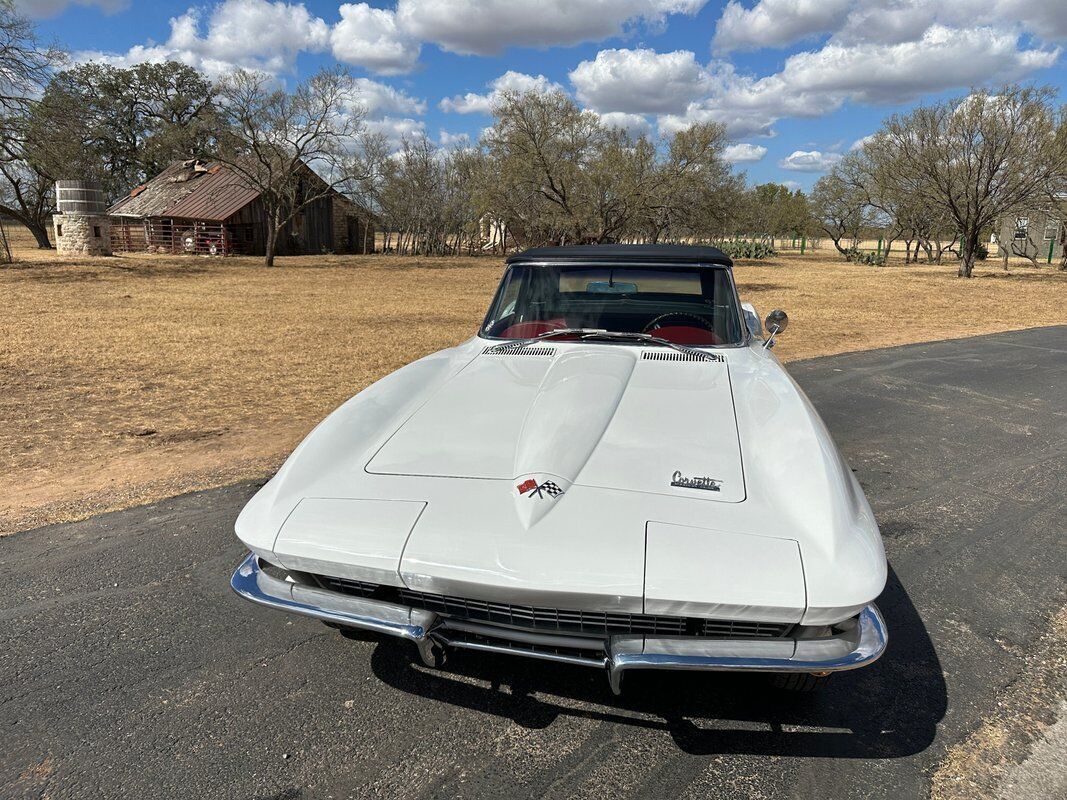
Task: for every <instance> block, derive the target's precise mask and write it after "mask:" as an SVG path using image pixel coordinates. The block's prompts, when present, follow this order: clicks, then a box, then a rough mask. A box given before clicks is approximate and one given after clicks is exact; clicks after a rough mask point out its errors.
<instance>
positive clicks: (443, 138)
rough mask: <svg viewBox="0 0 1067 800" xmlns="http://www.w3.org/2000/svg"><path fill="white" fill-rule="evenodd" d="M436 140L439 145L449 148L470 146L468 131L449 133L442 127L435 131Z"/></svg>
mask: <svg viewBox="0 0 1067 800" xmlns="http://www.w3.org/2000/svg"><path fill="white" fill-rule="evenodd" d="M437 141H438V143H439V144H440V145H441V147H445V148H449V149H451V148H454V147H455V148H463V147H470V144H471V135H470V134H469V133H449V132H448V131H446V130H445V129H444V128H442V129H441V130H440V131H438V133H437Z"/></svg>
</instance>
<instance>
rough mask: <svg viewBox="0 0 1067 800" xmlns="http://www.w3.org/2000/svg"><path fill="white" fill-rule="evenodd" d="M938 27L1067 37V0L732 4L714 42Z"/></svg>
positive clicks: (879, 37)
mask: <svg viewBox="0 0 1067 800" xmlns="http://www.w3.org/2000/svg"><path fill="white" fill-rule="evenodd" d="M934 25H942V26H945V27H950V28H961V29H966V28H981V27H989V28H995V29H998V30H1001V31H1004V32H1015V33H1017V32H1019V30H1020V29H1021V30H1023V31H1025V32H1027V33H1029V34H1032V35H1033V36H1035V37H1037V38H1038V39H1042V40H1044V41H1057V40H1061V39H1067V14H1065V13H1064V8H1063V0H759V2H758V3H756V4H755V5H754V6H753V7H752V8H745V7H744V6H742V5H741V3H740V2H738V0H731V2H729V3H728V4H727V6H726V8H725V9H724V10H723V14H722V16H721V17H720V19H719V21H718V23H717V25H716V28H715V36H714V39H713V43H714V48H715V50H716V51H717V52H728V51H730V50H751V49H756V48H760V47H785V46H787V45H791V44H794V43H796V42H799V41H802V40H804V39H806V38H809V37H811V36H814V35H818V34H832V35H833V36H832V40H833V41H837V42H839V43H841V44H844V45H856V44H859V43H865V42H874V43H880V44H899V43H902V42H913V41H916V40H918V39H919V38H921V37H922V35H923V33H924V32H925V31H927V30H928V29H929V28H931V27H932V26H934Z"/></svg>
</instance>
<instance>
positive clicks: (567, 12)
mask: <svg viewBox="0 0 1067 800" xmlns="http://www.w3.org/2000/svg"><path fill="white" fill-rule="evenodd" d="M706 2H707V0H398V2H397V6H396V18H397V23H398V24H399V26H400V27H401V28H402V29H403V30H405V31H407V32H408V33H409V34H410V35H412V36H414V37H416V38H418V39H421V40H422V41H426V42H434V43H436V44H438V45H440V46H441V47H442V48H443V49H445V50H449V51H451V52H453V53H460V54H462V55H483V56H485V55H497V54H499V53H500V52H502V51H503V50H504V49H505V48H507V47H551V46H556V45H575V44H578V43H580V42H587V41H597V40H600V39H606V38H608V37H610V36H617V35H619V34H621V33H623V32H624V31H625V30H626V29H627V26H628V25H632V24H634V23H640V22H642V21H643V22H649V23H653V24H658V23H662V22H663V20H664V19H665V18H666V17H667V16H668V15H670V14H688V15H693V14H695V13H696V12H698V11H699V10H700V9H701V8H702V7H703V6H704V4H705V3H706Z"/></svg>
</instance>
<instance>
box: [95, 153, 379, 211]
mask: <svg viewBox="0 0 1067 800" xmlns="http://www.w3.org/2000/svg"><path fill="white" fill-rule="evenodd" d="M308 172H309V173H310V174H311V175H315V173H314V172H313V171H312V170H311V169H310V168H309V169H308ZM315 177H316V178H317V177H318V176H315ZM319 180H321V178H320V179H319ZM336 196H337V197H340V198H342V199H344V200H345V202H347V203H348V204H349V205H351V206H352V208H353V209H355V210H356V211H358V212H359V213H360V214H361V215H363V216H364V217H368V218H370V219H373V220H375V221H376V222H377V221H378V220H377V217H376V216H375V215H374V214H372V213H371V212H370V211H368V210H367V209H365V208H363V207H362V206H361V205H360V204H359V203H356V202H354V201H353V200H352V199H351V198H348V197H345V196H344V195H342V194H340V193H336ZM257 197H259V192H258V191H257V190H256V189H253V188H251V187H250V186H248V185H247V184H246V183H245V181H244V179H243V178H242V177H241V176H240V175H239V174H237V173H236V172H235V171H234V170H233V169H232V168H231V167H229V166H228V165H226V164H222V163H219V162H217V161H199V160H196V161H175V162H174V163H173V164H171V165H170V166H168V167H167V168H166V169H165V170H163V171H162V172H161V173H159V174H158V175H157V176H156V177H154V178H152V179H151V180H150V181H148V182H147V183H144V184H142V185H141V186H137V187H135V188H134V189H133V190H132V191H131V192H130V193H129V194H128V195H127V196H126V197H123V198H122V199H121V200H119V201H118V202H117V203H115V204H114V205H113V206H111V208H109V209H108V212H107V213H108V214H111V215H113V216H127V217H141V218H144V217H171V218H174V219H188V220H206V221H210V222H222V221H224V220H227V219H229V218H230V217H232V216H233V215H234V214H236V213H237V212H238V211H240V210H241V209H242V208H244V207H245V206H247V205H248V204H249V203H251V202H252V201H253V200H255V199H256V198H257Z"/></svg>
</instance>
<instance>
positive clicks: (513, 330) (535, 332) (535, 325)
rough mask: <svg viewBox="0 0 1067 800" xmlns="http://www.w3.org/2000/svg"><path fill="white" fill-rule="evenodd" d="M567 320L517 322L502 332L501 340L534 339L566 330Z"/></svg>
mask: <svg viewBox="0 0 1067 800" xmlns="http://www.w3.org/2000/svg"><path fill="white" fill-rule="evenodd" d="M566 327H567V320H565V319H539V320H534V321H532V322H517V323H515V324H514V325H511V326H509V327H507V328H505V329H504V330H503V331H501V332H500V334H499V336H500V338H501V339H532V338H534V337H535V336H540V335H541V334H542V333H548V332H549V331H554V330H556V329H558V328H566Z"/></svg>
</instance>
